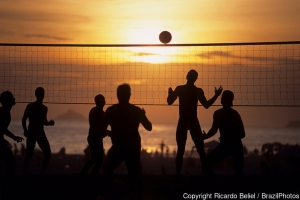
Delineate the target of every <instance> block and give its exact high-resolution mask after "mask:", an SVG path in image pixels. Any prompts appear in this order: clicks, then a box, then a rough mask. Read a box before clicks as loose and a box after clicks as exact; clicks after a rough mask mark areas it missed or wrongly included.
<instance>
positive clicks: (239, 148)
mask: <svg viewBox="0 0 300 200" xmlns="http://www.w3.org/2000/svg"><path fill="white" fill-rule="evenodd" d="M232 158H233V171H234V174H235V175H243V174H244V149H243V143H242V141H238V142H235V143H234V144H233V146H232Z"/></svg>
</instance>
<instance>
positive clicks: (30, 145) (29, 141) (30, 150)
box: [23, 135, 36, 174]
mask: <svg viewBox="0 0 300 200" xmlns="http://www.w3.org/2000/svg"><path fill="white" fill-rule="evenodd" d="M35 143H36V138H35V136H33V135H29V136H27V138H26V156H25V160H24V166H23V174H27V173H28V169H29V163H30V161H31V159H32V156H33V154H34V147H35Z"/></svg>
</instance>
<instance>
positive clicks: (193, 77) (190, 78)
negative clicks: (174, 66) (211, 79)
mask: <svg viewBox="0 0 300 200" xmlns="http://www.w3.org/2000/svg"><path fill="white" fill-rule="evenodd" d="M197 78H198V72H197V71H196V70H194V69H191V70H190V71H189V72H188V73H187V75H186V79H187V80H188V81H190V82H193V83H194V82H195V81H196V80H197Z"/></svg>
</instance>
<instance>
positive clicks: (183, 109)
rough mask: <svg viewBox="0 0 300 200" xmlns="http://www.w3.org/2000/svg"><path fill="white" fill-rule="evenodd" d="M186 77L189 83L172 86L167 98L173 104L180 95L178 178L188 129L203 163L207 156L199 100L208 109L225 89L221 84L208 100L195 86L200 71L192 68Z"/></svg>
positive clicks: (177, 138)
mask: <svg viewBox="0 0 300 200" xmlns="http://www.w3.org/2000/svg"><path fill="white" fill-rule="evenodd" d="M186 79H187V83H186V84H185V85H180V86H177V87H176V89H175V90H174V91H173V90H172V88H171V87H170V88H169V94H168V98H167V102H168V104H169V105H172V104H173V103H174V101H175V100H176V99H177V97H179V120H178V125H177V130H176V142H177V155H176V175H177V177H178V178H179V176H180V172H181V168H182V163H183V154H184V151H185V144H186V140H187V131H188V130H190V134H191V137H192V140H193V141H194V143H195V146H196V149H197V152H198V154H199V155H200V159H201V163H202V164H203V162H204V160H205V158H206V154H205V151H204V141H203V138H202V131H201V127H200V124H199V121H198V117H197V105H198V101H200V103H201V104H202V105H203V107H204V108H206V109H207V108H209V107H210V106H211V105H212V104H213V103H214V102H215V101H216V99H217V98H218V97H219V96H220V94H221V93H222V90H223V88H222V87H221V86H220V88H219V89H216V88H215V95H214V96H213V97H212V98H211V99H210V100H207V99H206V97H205V95H204V92H203V90H202V89H201V88H198V87H196V86H195V81H196V80H197V79H198V73H197V72H196V71H195V70H193V69H192V70H190V71H189V72H188V74H187V76H186Z"/></svg>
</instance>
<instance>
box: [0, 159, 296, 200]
mask: <svg viewBox="0 0 300 200" xmlns="http://www.w3.org/2000/svg"><path fill="white" fill-rule="evenodd" d="M15 157H16V160H17V166H16V176H14V177H12V178H7V177H6V174H5V165H3V163H2V164H1V165H0V166H1V168H0V183H1V188H0V194H1V196H0V200H4V199H13V200H15V199H16V200H17V199H22V200H23V199H28V200H35V199H43V200H46V199H51V200H52V199H53V200H56V199H63V200H66V199H88V200H89V199H104V196H105V194H108V195H107V197H109V198H108V199H135V196H134V193H133V188H132V185H131V182H130V181H129V179H128V176H127V175H126V174H127V169H126V167H125V165H124V164H122V165H120V166H119V167H118V169H116V171H115V173H116V174H115V176H114V187H113V189H112V191H108V189H104V188H105V187H104V186H105V185H104V184H105V183H104V180H103V176H102V175H101V173H102V169H101V170H100V174H99V175H98V176H96V177H90V176H83V177H80V176H79V172H80V170H81V169H82V167H83V165H84V163H85V162H86V160H87V158H86V157H85V156H83V155H60V154H53V155H52V158H51V161H50V164H49V166H48V168H47V171H46V173H47V174H46V175H45V176H39V175H37V174H38V173H39V169H40V166H41V162H42V158H43V156H42V155H41V154H35V156H34V158H33V160H32V162H31V165H30V169H29V175H27V176H23V175H21V174H22V165H23V161H24V156H20V155H17V156H15ZM262 160H263V157H262V156H247V157H245V168H244V171H245V174H246V175H245V176H244V177H242V178H238V177H235V176H234V175H233V170H232V162H231V161H230V160H227V161H226V162H223V163H221V164H220V165H219V166H216V167H215V172H216V174H218V175H216V176H215V178H205V177H203V176H202V175H201V166H200V160H199V158H195V159H190V158H186V159H185V160H184V165H183V170H182V174H183V176H182V180H180V181H177V180H176V179H175V177H174V175H173V174H174V173H175V160H174V158H163V157H156V158H152V157H142V159H141V173H142V175H141V180H142V197H143V199H192V196H188V195H190V194H200V195H201V194H202V195H203V194H208V195H210V196H208V198H207V199H235V198H216V196H214V195H215V193H220V195H225V194H231V193H233V194H234V195H236V196H233V197H236V198H238V197H239V195H240V193H244V194H248V193H249V194H248V195H250V196H247V198H244V199H251V197H253V195H255V199H260V198H259V197H258V195H262V193H266V194H275V196H274V197H275V199H280V198H276V197H278V196H276V194H278V193H284V194H292V195H298V198H294V199H300V195H299V193H300V166H299V163H298V162H297V163H298V164H297V163H296V164H295V165H294V166H288V165H287V162H286V161H285V160H280V162H279V161H278V163H279V164H280V168H279V170H277V171H272V170H269V171H267V173H266V174H268V175H261V174H262V170H261V167H260V163H261V161H262ZM273 160H274V159H273ZM270 167H271V162H270ZM251 195H252V196H251ZM184 197H186V198H184ZM188 197H190V198H188ZM200 197H201V196H200ZM202 197H203V196H202ZM223 197H224V196H223ZM260 197H261V196H260ZM269 197H270V198H269ZM269 197H268V198H265V199H271V197H273V196H269ZM296 197H297V196H296ZM194 199H196V198H194ZM198 199H199V198H198ZM200 199H201V198H200ZM202 199H203V198H202ZM252 199H253V198H252ZM281 199H284V198H281ZM285 199H292V198H285Z"/></svg>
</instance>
